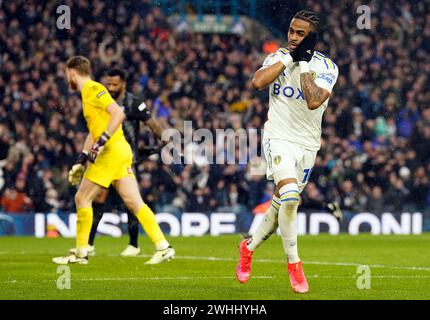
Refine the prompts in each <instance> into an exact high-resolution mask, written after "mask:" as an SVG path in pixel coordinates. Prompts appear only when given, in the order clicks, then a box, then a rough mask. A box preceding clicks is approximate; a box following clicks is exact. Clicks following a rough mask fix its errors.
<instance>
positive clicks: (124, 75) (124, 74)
mask: <svg viewBox="0 0 430 320" xmlns="http://www.w3.org/2000/svg"><path fill="white" fill-rule="evenodd" d="M107 75H108V77H117V76H118V77H119V78H120V79H121V80H123V81H125V79H126V78H127V72H126V71H125V70H124V69H120V68H112V69H110V70H109V71H108V73H107Z"/></svg>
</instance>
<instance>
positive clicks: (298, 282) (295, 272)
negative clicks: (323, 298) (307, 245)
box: [288, 261, 309, 293]
mask: <svg viewBox="0 0 430 320" xmlns="http://www.w3.org/2000/svg"><path fill="white" fill-rule="evenodd" d="M288 274H289V276H290V283H291V288H293V291H294V292H296V293H306V292H308V291H309V285H308V281H307V280H306V277H305V273H304V272H303V268H302V262H301V261H299V262H297V263H288Z"/></svg>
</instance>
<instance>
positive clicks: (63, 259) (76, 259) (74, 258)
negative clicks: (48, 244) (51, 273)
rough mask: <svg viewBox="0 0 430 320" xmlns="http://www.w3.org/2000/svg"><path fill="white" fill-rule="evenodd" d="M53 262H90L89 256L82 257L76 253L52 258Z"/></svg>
mask: <svg viewBox="0 0 430 320" xmlns="http://www.w3.org/2000/svg"><path fill="white" fill-rule="evenodd" d="M52 262H54V263H56V264H88V256H85V257H83V258H81V257H78V256H77V255H75V254H70V255H68V256H65V257H56V258H52Z"/></svg>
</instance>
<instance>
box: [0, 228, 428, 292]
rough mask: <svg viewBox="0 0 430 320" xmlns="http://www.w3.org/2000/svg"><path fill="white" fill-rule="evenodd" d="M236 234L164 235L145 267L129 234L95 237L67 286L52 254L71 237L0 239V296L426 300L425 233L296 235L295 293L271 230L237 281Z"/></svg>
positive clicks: (145, 244) (145, 246) (147, 250)
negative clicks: (299, 265) (365, 280)
mask: <svg viewBox="0 0 430 320" xmlns="http://www.w3.org/2000/svg"><path fill="white" fill-rule="evenodd" d="M240 239H241V238H240V236H239V235H228V236H219V237H209V236H205V237H179V238H170V239H169V240H170V241H171V243H172V244H173V246H174V247H175V249H176V255H177V257H176V259H174V260H172V261H169V262H166V263H164V264H161V265H155V266H147V265H144V262H145V261H146V260H147V259H148V257H149V255H150V254H152V245H151V244H150V243H149V241H148V239H147V238H146V237H141V238H140V245H141V247H142V251H143V252H142V255H141V256H139V257H133V258H121V257H119V255H118V253H119V252H120V251H121V250H122V249H124V247H125V246H126V244H127V241H128V239H127V237H123V238H110V237H98V238H97V239H96V252H97V255H96V256H95V257H92V258H91V259H90V263H89V264H88V265H72V266H71V267H70V271H71V274H70V275H71V277H70V278H71V288H70V289H63V290H60V289H58V288H57V278H58V277H59V276H60V274H57V267H58V266H57V265H55V264H54V263H52V262H51V258H52V257H54V256H59V255H62V254H64V253H66V252H67V250H68V249H69V248H70V247H72V246H73V245H74V239H70V238H69V239H64V238H57V239H36V238H29V237H1V238H0V299H150V300H171V299H175V300H178V299H179V300H181V299H190V300H193V299H204V300H207V299H221V300H224V299H225V300H230V299H239V300H242V299H256V300H265V299H282V300H293V299H371V300H376V299H426V300H427V299H430V245H429V243H430V234H423V235H415V236H394V235H390V236H371V235H367V234H362V235H358V236H349V235H339V236H330V235H318V236H300V237H299V253H300V256H301V259H302V260H303V266H304V270H305V273H306V275H307V278H308V281H309V286H310V292H309V293H308V294H303V295H298V294H294V293H293V292H292V290H291V288H290V285H289V279H288V274H287V272H286V268H285V263H284V255H283V248H282V245H281V240H280V238H279V237H278V236H273V237H272V238H270V239H269V240H268V241H266V243H264V244H263V245H262V246H261V247H260V248H259V249H258V251H257V252H256V253H255V254H254V261H253V268H252V277H251V279H250V281H249V282H248V283H246V284H240V283H238V282H237V281H236V280H235V267H236V261H237V257H238V254H237V245H238V243H239V241H240ZM359 265H368V266H369V267H370V271H371V278H370V279H371V283H370V284H371V287H370V289H358V288H357V279H358V277H359V276H360V275H359V274H358V273H357V267H358V266H359Z"/></svg>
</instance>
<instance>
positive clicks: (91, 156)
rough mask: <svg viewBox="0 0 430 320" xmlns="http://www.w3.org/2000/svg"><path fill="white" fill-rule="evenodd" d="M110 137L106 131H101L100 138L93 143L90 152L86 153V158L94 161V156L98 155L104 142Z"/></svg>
mask: <svg viewBox="0 0 430 320" xmlns="http://www.w3.org/2000/svg"><path fill="white" fill-rule="evenodd" d="M109 139H110V135H109V134H107V133H106V132H103V133H102V135H101V136H100V138H98V140H97V141H96V142H95V143H94V144H93V146H92V147H91V150H90V152H89V153H88V160H90V162H92V163H94V162H96V158H97V156H98V155H99V153H100V152H102V150H103V148H104V145H105V144H106V142H107V141H108V140H109Z"/></svg>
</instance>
